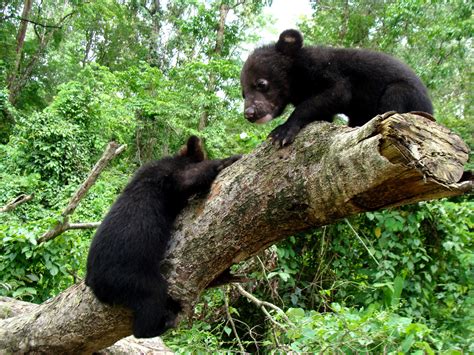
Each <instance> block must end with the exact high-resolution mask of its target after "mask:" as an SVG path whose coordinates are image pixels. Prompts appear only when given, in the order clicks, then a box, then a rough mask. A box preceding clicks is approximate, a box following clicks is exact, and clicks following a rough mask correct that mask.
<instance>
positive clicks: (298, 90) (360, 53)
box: [240, 29, 433, 146]
mask: <svg viewBox="0 0 474 355" xmlns="http://www.w3.org/2000/svg"><path fill="white" fill-rule="evenodd" d="M240 81H241V86H242V95H243V97H244V99H245V104H244V115H245V118H247V119H248V120H249V121H250V122H255V123H265V122H268V121H270V120H272V119H273V118H275V117H278V116H279V115H281V114H282V112H283V110H284V109H285V107H286V106H287V105H288V104H290V103H291V104H293V105H294V106H295V109H294V111H293V113H292V114H291V115H290V117H289V118H288V120H287V121H286V122H285V123H284V124H282V125H280V126H278V127H276V128H275V129H274V130H273V131H272V132H271V133H270V135H269V137H270V138H271V140H272V141H273V143H274V144H276V145H278V146H284V145H288V144H290V143H291V142H293V140H294V138H295V137H296V135H297V134H298V132H299V131H300V130H301V128H303V127H304V126H306V125H307V124H308V123H310V122H313V121H316V120H319V121H331V120H332V118H333V116H334V115H336V114H338V113H343V114H345V115H346V116H348V117H349V126H351V127H353V126H361V125H363V124H364V123H366V122H367V121H369V120H370V119H372V118H373V117H375V116H376V115H377V114H380V113H385V112H387V111H396V112H399V113H405V112H410V111H422V112H427V113H429V114H432V113H433V106H432V104H431V101H430V99H429V97H428V91H427V89H426V87H425V86H424V85H423V83H422V82H421V80H420V79H419V78H418V77H417V76H416V74H415V73H414V72H413V71H412V70H411V69H410V68H409V67H408V66H406V65H405V64H403V63H402V62H400V61H399V60H397V59H395V58H393V57H391V56H389V55H387V54H384V53H379V52H374V51H370V50H365V49H346V48H330V47H322V46H310V47H303V36H302V35H301V33H300V32H298V31H297V30H291V29H290V30H286V31H283V32H282V33H281V34H280V38H279V40H278V42H277V43H276V44H270V45H266V46H263V47H260V48H257V49H256V50H255V51H254V52H253V53H252V54H251V55H250V56H249V57H248V59H247V61H246V62H245V64H244V67H243V69H242V72H241V77H240Z"/></svg>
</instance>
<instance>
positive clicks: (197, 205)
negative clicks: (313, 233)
mask: <svg viewBox="0 0 474 355" xmlns="http://www.w3.org/2000/svg"><path fill="white" fill-rule="evenodd" d="M467 160H468V148H467V146H466V145H465V144H464V143H463V142H462V140H461V139H460V138H459V137H458V136H456V135H455V134H453V133H452V132H450V131H449V130H448V129H446V128H444V127H442V126H440V125H439V124H437V123H435V122H432V121H430V120H429V119H427V118H425V117H422V116H418V115H414V114H386V115H381V116H377V117H375V118H374V119H373V120H371V121H370V122H368V123H367V124H366V125H364V126H363V127H360V128H350V127H345V126H335V125H333V124H330V123H327V122H319V123H315V124H312V125H310V126H308V127H306V128H305V129H303V130H302V131H301V132H300V134H299V135H298V137H297V139H296V140H295V142H294V143H293V144H292V145H290V146H288V147H285V148H283V149H277V148H275V147H274V146H272V145H271V144H270V143H268V142H266V143H264V144H262V145H261V146H260V147H259V148H257V149H256V150H255V151H254V152H253V153H251V154H249V155H247V156H245V157H243V158H242V159H241V160H240V161H238V162H236V163H235V164H234V165H232V166H231V167H229V168H228V169H226V170H224V171H223V172H222V174H220V175H219V177H218V178H217V180H216V181H215V183H214V184H213V186H212V188H211V191H210V193H209V194H208V196H207V197H206V198H205V199H194V200H192V201H191V203H190V205H189V206H188V207H187V208H186V209H185V210H184V211H183V212H182V213H181V214H180V216H179V217H178V219H177V221H176V223H175V232H174V234H173V239H172V241H171V243H170V246H169V250H168V252H167V259H166V261H165V262H166V263H165V266H166V267H165V268H164V274H165V277H166V278H167V279H168V281H169V284H170V288H169V291H170V293H171V295H172V296H173V297H175V298H176V299H179V300H180V301H181V302H182V305H183V307H184V311H185V313H190V312H191V311H192V306H193V305H194V304H195V302H196V301H197V299H198V297H199V295H200V294H201V292H202V291H203V290H204V289H205V288H206V287H207V286H208V285H209V284H210V283H211V282H212V281H213V280H214V279H216V278H218V276H219V274H220V273H221V272H223V271H224V270H226V269H227V268H228V267H229V266H231V265H233V264H235V263H238V262H239V261H242V260H245V259H246V258H248V257H250V256H252V255H255V254H257V253H258V252H259V251H261V250H262V249H264V248H267V247H268V246H270V245H272V244H274V243H276V242H277V241H279V240H282V239H284V238H285V237H287V236H289V235H293V234H295V233H297V232H301V231H304V230H308V229H310V228H315V227H318V226H322V225H327V224H330V223H333V222H335V221H337V220H339V219H341V218H344V217H347V216H350V215H354V214H357V213H361V212H364V211H373V210H378V209H383V208H389V207H394V206H400V205H404V204H409V203H414V202H417V201H422V200H429V199H436V198H441V197H448V196H455V195H461V194H464V193H468V192H472V191H473V189H474V180H473V178H472V175H470V174H463V166H464V164H465V163H466V162H467ZM130 321H131V314H130V312H129V311H128V310H126V309H123V308H120V307H109V306H106V305H103V304H101V303H99V302H98V301H97V300H96V299H95V298H94V296H93V294H92V292H91V291H90V290H89V289H88V288H87V287H86V286H85V285H84V284H83V283H79V284H77V285H75V286H72V287H70V288H69V289H67V290H65V291H64V292H63V293H61V294H60V295H58V296H57V297H55V298H53V299H51V300H49V301H47V302H45V303H44V304H42V305H39V306H38V307H37V308H36V309H35V310H33V311H31V312H29V313H27V314H21V315H18V316H16V317H11V318H8V319H5V320H2V321H0V352H2V351H4V352H7V353H8V352H10V353H15V352H36V353H42V352H44V353H81V352H91V351H94V350H98V349H102V348H105V347H107V346H109V345H111V344H113V343H114V342H115V341H117V340H119V339H121V338H123V337H125V336H127V335H129V334H131V324H130Z"/></svg>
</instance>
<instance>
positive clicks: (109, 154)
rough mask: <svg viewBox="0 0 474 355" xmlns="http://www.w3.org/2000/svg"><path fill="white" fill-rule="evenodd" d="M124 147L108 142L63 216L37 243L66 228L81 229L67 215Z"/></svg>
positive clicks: (45, 240)
mask: <svg viewBox="0 0 474 355" xmlns="http://www.w3.org/2000/svg"><path fill="white" fill-rule="evenodd" d="M126 147H127V146H126V145H121V146H119V145H118V144H117V143H115V142H110V143H109V144H108V145H107V148H105V151H104V153H103V154H102V157H101V158H100V159H99V160H98V161H97V163H96V164H95V165H94V167H93V168H92V170H91V172H90V173H89V176H88V177H87V178H86V179H85V180H84V182H83V183H82V184H81V186H79V188H78V189H77V190H76V192H75V193H74V195H73V196H72V198H71V200H70V201H69V204H68V205H67V207H66V208H65V209H64V211H63V213H62V217H63V219H62V221H60V222H59V223H58V224H56V226H54V228H53V229H51V230H49V231H47V232H46V233H44V234H43V235H42V236H41V238H39V240H38V242H39V243H44V242H47V241H48V240H51V239H54V238H56V237H57V236H58V235H60V234H61V233H63V232H64V231H66V230H67V229H81V228H80V227H78V225H77V224H76V225H74V224H72V225H73V227H71V224H69V216H70V215H71V214H73V213H74V211H75V210H76V208H77V206H78V205H79V202H80V201H81V200H82V198H83V197H84V196H85V195H86V193H87V192H88V191H89V189H90V188H91V187H92V185H94V183H95V182H96V181H97V179H98V178H99V175H100V174H101V173H102V171H103V170H104V169H105V167H106V166H107V164H108V163H109V162H110V161H111V160H112V159H113V158H115V157H116V156H117V155H119V154H120V153H122V152H123V151H124V150H125V148H126ZM84 228H87V227H84ZM84 228H82V229H84ZM89 228H94V227H89Z"/></svg>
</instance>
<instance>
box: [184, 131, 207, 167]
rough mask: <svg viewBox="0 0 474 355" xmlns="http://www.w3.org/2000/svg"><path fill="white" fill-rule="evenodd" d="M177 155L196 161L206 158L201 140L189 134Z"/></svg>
mask: <svg viewBox="0 0 474 355" xmlns="http://www.w3.org/2000/svg"><path fill="white" fill-rule="evenodd" d="M178 155H179V156H182V157H187V158H191V159H192V160H194V161H196V162H200V161H203V160H204V159H206V153H205V152H204V149H203V147H202V141H201V140H200V139H199V138H198V137H196V136H191V137H189V138H188V142H187V143H186V145H185V146H184V147H183V148H181V150H180V151H179V153H178Z"/></svg>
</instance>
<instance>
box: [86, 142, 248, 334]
mask: <svg viewBox="0 0 474 355" xmlns="http://www.w3.org/2000/svg"><path fill="white" fill-rule="evenodd" d="M239 157H240V156H233V157H230V158H227V159H222V160H204V152H203V150H202V147H201V141H200V140H199V138H197V137H194V136H192V137H190V138H189V140H188V142H187V145H186V147H185V148H183V149H182V150H181V152H180V153H179V154H177V155H176V156H175V157H167V158H164V159H161V160H158V161H154V162H152V163H150V164H148V165H145V166H143V167H141V168H140V169H139V170H138V171H137V172H136V174H135V176H134V177H133V178H132V180H131V181H130V182H129V184H128V185H127V186H126V187H125V189H124V191H123V192H122V194H121V195H120V196H119V197H118V199H117V201H115V203H114V204H113V206H112V207H111V209H110V211H109V212H108V214H107V215H106V216H105V218H104V220H103V222H102V223H101V225H100V227H99V229H98V230H97V232H96V234H95V237H94V240H93V241H92V244H91V247H90V250H89V256H88V259H87V276H86V284H87V285H88V286H89V287H91V288H92V290H93V291H94V294H95V295H96V297H97V298H98V299H99V300H100V301H101V302H104V303H108V304H117V305H123V306H126V307H129V308H131V309H132V310H133V315H134V321H133V334H134V335H135V337H137V338H148V337H154V336H158V335H160V334H162V333H163V332H165V331H166V330H167V329H169V328H171V327H173V326H174V325H175V321H176V317H177V314H178V313H179V312H180V310H181V307H180V304H179V302H177V301H175V300H173V299H172V298H171V297H169V296H168V293H167V283H166V280H165V279H164V278H163V276H162V275H161V273H160V263H161V261H162V260H163V257H164V254H165V250H166V247H167V244H168V241H169V239H170V236H171V229H172V227H173V222H174V220H175V218H176V216H177V215H178V213H179V212H180V211H181V210H182V209H183V208H184V207H185V205H186V203H187V200H188V198H189V197H190V196H191V195H193V194H195V193H200V192H205V191H206V190H208V189H209V187H210V186H211V184H212V182H213V181H214V179H215V177H216V176H217V174H218V173H219V172H220V171H221V170H222V169H224V168H225V167H227V166H229V165H231V164H232V163H233V162H235V161H236V160H237V159H239Z"/></svg>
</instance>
